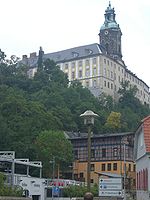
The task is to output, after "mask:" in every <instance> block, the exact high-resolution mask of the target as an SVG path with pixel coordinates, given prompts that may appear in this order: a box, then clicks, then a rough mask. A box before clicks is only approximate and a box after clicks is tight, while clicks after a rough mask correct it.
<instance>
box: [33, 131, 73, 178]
mask: <svg viewBox="0 0 150 200" xmlns="http://www.w3.org/2000/svg"><path fill="white" fill-rule="evenodd" d="M35 146H36V148H37V153H38V157H39V159H40V160H41V161H42V162H43V169H44V175H46V176H50V170H49V169H50V161H53V160H54V159H55V165H56V166H58V167H60V169H62V166H65V165H67V164H68V165H69V163H70V162H72V159H73V154H72V145H71V143H70V142H69V141H68V140H67V138H66V137H65V135H64V133H63V132H62V131H52V130H49V131H43V132H41V133H40V135H39V136H38V137H37V139H36V141H35Z"/></svg>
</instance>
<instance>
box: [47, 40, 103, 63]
mask: <svg viewBox="0 0 150 200" xmlns="http://www.w3.org/2000/svg"><path fill="white" fill-rule="evenodd" d="M102 52H104V49H103V47H102V46H101V45H99V44H97V43H93V44H89V45H84V46H78V47H74V48H71V49H66V50H62V51H57V52H54V53H48V54H44V56H43V58H44V59H48V58H49V59H52V60H54V61H55V62H57V63H59V62H65V61H66V62H67V61H70V60H75V59H83V58H86V57H90V56H91V57H93V56H96V55H99V54H101V53H102Z"/></svg>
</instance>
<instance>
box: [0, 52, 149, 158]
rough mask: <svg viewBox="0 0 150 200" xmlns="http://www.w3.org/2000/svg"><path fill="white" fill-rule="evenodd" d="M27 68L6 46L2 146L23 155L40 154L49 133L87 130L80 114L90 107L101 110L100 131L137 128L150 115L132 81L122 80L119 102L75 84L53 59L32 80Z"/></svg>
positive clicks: (0, 60) (0, 92)
mask: <svg viewBox="0 0 150 200" xmlns="http://www.w3.org/2000/svg"><path fill="white" fill-rule="evenodd" d="M27 71H28V66H24V65H21V64H20V65H19V64H18V59H17V58H16V57H15V56H12V57H11V59H10V60H7V59H6V55H5V53H4V52H2V51H0V150H1V151H3V150H13V151H15V152H16V154H17V157H28V158H30V159H37V158H38V150H37V148H36V145H37V144H39V142H37V140H38V139H39V137H40V136H41V135H42V134H43V132H46V131H51V132H53V131H80V132H85V131H87V130H86V127H85V126H84V124H83V120H82V119H81V118H80V114H81V113H83V112H85V111H86V110H92V111H94V112H95V113H97V114H98V115H99V117H98V118H97V119H96V121H95V125H94V127H93V132H94V133H95V134H104V133H114V132H126V131H135V129H136V128H137V126H138V124H139V122H140V121H141V120H142V119H143V118H144V117H145V116H147V115H149V114H150V109H149V108H148V106H146V105H142V104H141V103H140V101H139V100H138V99H137V98H136V97H135V95H136V88H135V87H132V88H131V87H129V83H128V82H125V83H122V87H121V88H120V90H119V91H118V92H119V93H120V99H119V101H118V102H114V101H113V99H112V98H111V97H110V96H105V95H104V94H103V95H101V96H100V97H99V98H96V97H94V96H93V95H92V94H91V92H90V91H89V90H88V89H87V88H83V87H82V85H81V84H80V83H79V82H78V81H73V82H71V83H70V84H69V81H68V79H67V77H66V75H65V74H64V73H63V72H62V71H61V70H60V69H59V67H58V66H57V65H56V63H54V62H53V61H52V60H49V59H48V60H46V61H44V63H42V64H41V66H40V67H39V68H38V71H37V73H36V74H35V76H34V77H33V78H32V79H29V78H28V76H27ZM37 138H38V139H37Z"/></svg>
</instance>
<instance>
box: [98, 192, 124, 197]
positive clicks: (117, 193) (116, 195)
mask: <svg viewBox="0 0 150 200" xmlns="http://www.w3.org/2000/svg"><path fill="white" fill-rule="evenodd" d="M99 196H104V197H106V196H114V197H122V196H123V192H122V191H121V190H119V191H115V190H114V191H111V190H110V191H109V190H102V191H101V190H100V191H99Z"/></svg>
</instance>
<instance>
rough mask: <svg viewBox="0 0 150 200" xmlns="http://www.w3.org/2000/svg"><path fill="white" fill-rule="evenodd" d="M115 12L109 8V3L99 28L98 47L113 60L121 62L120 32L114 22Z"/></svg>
mask: <svg viewBox="0 0 150 200" xmlns="http://www.w3.org/2000/svg"><path fill="white" fill-rule="evenodd" d="M115 15H116V14H115V10H114V8H111V3H110V2H109V6H108V7H107V9H106V10H105V14H104V16H105V21H104V24H103V25H102V26H101V28H100V33H99V37H100V45H101V46H102V47H103V48H104V49H105V51H106V53H107V54H108V55H109V56H110V57H112V58H114V59H119V60H122V52H121V36H122V32H121V29H120V27H119V24H117V22H116V20H115Z"/></svg>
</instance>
